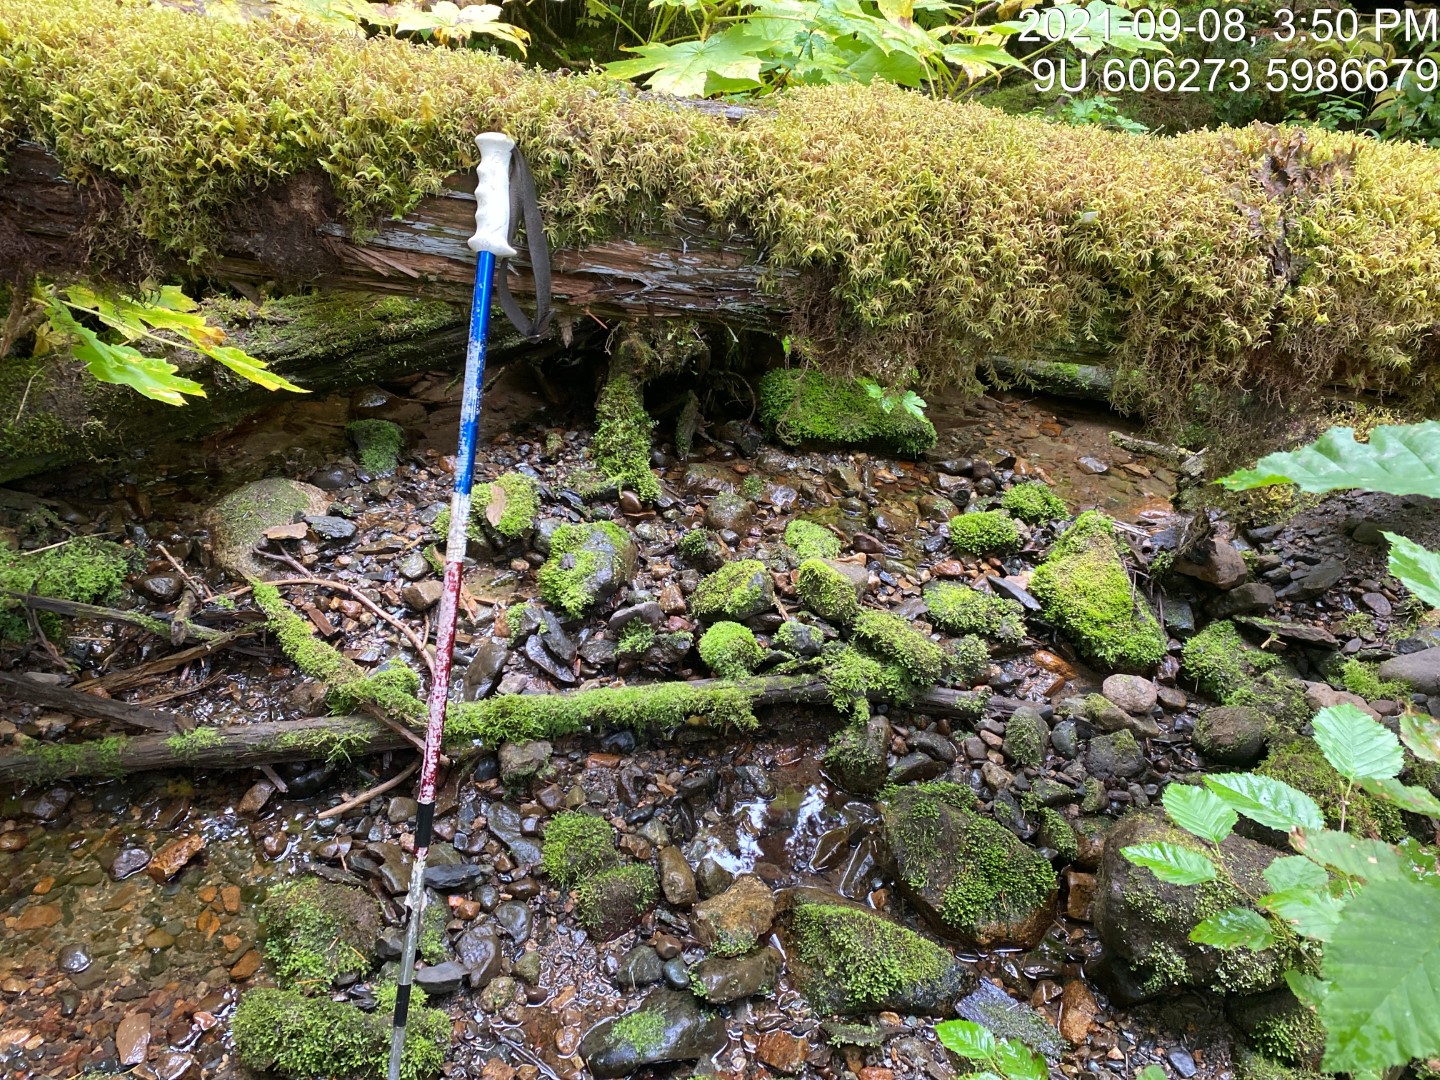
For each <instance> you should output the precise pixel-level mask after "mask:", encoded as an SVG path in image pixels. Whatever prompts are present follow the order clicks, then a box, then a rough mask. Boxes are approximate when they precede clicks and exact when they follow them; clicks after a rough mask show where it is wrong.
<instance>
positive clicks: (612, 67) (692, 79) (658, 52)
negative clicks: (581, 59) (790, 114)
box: [605, 26, 761, 97]
mask: <svg viewBox="0 0 1440 1080" xmlns="http://www.w3.org/2000/svg"><path fill="white" fill-rule="evenodd" d="M760 45H761V43H760V42H758V41H756V40H755V39H754V38H753V37H751V36H750V35H749V34H747V33H746V32H745V30H744V29H743V27H740V26H734V27H731V28H730V29H729V30H725V31H723V32H722V33H719V34H712V35H711V36H710V37H708V38H706V39H705V40H704V41H681V42H677V43H675V44H673V45H672V44H667V43H664V42H653V43H651V44H648V45H640V46H637V47H635V48H633V49H631V50H630V51H631V52H634V53H636V54H637V58H636V59H634V60H617V61H615V62H614V63H610V64H606V65H605V70H606V71H607V72H608V73H609V74H611V75H614V76H616V77H618V78H633V77H635V76H637V75H644V74H646V73H647V72H653V74H651V75H650V78H648V79H646V80H645V85H646V86H647V87H649V88H650V89H651V90H654V91H656V92H658V93H663V94H675V95H676V96H677V97H699V96H701V95H702V94H704V93H705V92H706V82H707V80H708V79H709V78H710V76H711V74H712V73H713V74H714V75H715V76H717V77H718V78H721V79H724V80H726V82H727V83H729V84H731V85H732V86H734V85H736V84H739V83H745V84H747V85H750V86H752V87H759V86H760V85H761V83H760V58H759V57H758V56H757V55H756V52H757V50H758V48H759V47H760Z"/></svg>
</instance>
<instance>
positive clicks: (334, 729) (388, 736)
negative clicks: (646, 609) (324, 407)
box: [0, 676, 1023, 783]
mask: <svg viewBox="0 0 1440 1080" xmlns="http://www.w3.org/2000/svg"><path fill="white" fill-rule="evenodd" d="M689 685H690V686H691V687H692V688H693V689H695V690H704V689H706V688H708V687H718V686H728V685H730V684H728V683H723V682H722V681H721V680H717V679H701V680H696V681H694V682H692V683H690V684H689ZM749 685H750V687H751V688H752V689H753V693H752V695H751V698H752V703H753V705H754V706H755V707H757V708H763V707H765V706H771V705H825V704H828V703H829V700H830V693H829V690H828V689H827V688H826V686H825V684H824V682H823V681H822V680H821V679H819V678H804V677H795V676H773V677H770V678H762V679H756V680H754V681H753V682H752V683H751V684H749ZM583 693H586V691H583V690H568V691H564V692H562V693H560V694H555V695H552V696H554V697H568V696H572V695H574V694H583ZM975 696H976V695H975V694H974V693H973V692H971V691H968V690H949V689H945V688H943V687H932V688H930V689H928V690H924V691H921V692H920V693H918V694H917V695H916V696H915V699H914V701H912V702H911V703H910V704H908V705H907V706H905V708H906V710H907V711H909V712H916V713H924V714H926V715H931V716H969V715H972V714H973V711H974V702H975ZM1021 704H1023V702H1020V701H1018V700H1016V699H1012V698H1002V697H991V698H990V699H989V702H988V706H987V707H988V708H989V709H990V710H991V711H993V712H996V713H998V714H1000V715H1008V714H1009V713H1011V712H1014V711H1015V709H1016V708H1018V707H1019V706H1020V705H1021ZM204 730H205V731H206V732H208V733H213V735H207V737H206V738H205V739H203V740H197V739H194V737H193V736H191V737H190V738H189V739H186V738H184V737H181V738H176V737H175V736H170V737H165V736H161V735H134V736H116V737H114V738H113V739H109V740H105V742H106V743H108V744H109V745H107V746H106V747H105V750H104V752H100V751H99V749H98V748H97V743H94V742H92V743H89V744H86V743H77V744H70V746H68V747H65V748H59V749H60V752H55V751H56V749H57V748H56V747H54V745H53V744H47V745H50V750H48V751H42V752H39V753H37V752H36V751H35V750H34V749H33V747H34V746H35V744H33V743H32V744H26V745H21V746H11V747H6V748H5V749H3V750H0V783H23V782H26V781H29V780H33V779H35V778H36V777H37V776H40V777H43V778H44V779H46V780H60V779H68V778H71V777H76V776H95V775H106V774H115V773H129V772H139V771H144V770H147V769H180V768H205V769H215V768H246V767H250V766H254V765H268V764H274V763H276V762H281V761H304V760H309V759H314V758H320V757H325V756H326V755H327V754H328V753H329V752H330V749H331V748H332V747H334V746H335V745H336V744H337V743H340V744H343V745H344V746H345V753H346V756H348V757H351V758H355V757H360V756H362V755H365V754H373V753H378V752H380V751H382V750H398V749H403V748H405V747H409V746H411V743H410V741H409V740H407V739H406V738H405V737H404V735H402V734H400V733H399V732H397V731H395V730H393V729H392V728H390V727H388V726H386V725H385V724H384V723H383V722H381V721H379V720H375V719H372V718H370V717H364V716H320V717H310V718H306V719H303V720H288V721H267V722H264V723H256V724H234V725H230V726H227V727H216V728H206V729H204ZM87 747H88V748H89V750H88V752H87Z"/></svg>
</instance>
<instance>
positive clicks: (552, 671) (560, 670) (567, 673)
mask: <svg viewBox="0 0 1440 1080" xmlns="http://www.w3.org/2000/svg"><path fill="white" fill-rule="evenodd" d="M546 636H548V635H546ZM525 658H526V659H527V660H529V661H530V662H531V663H532V664H534V665H535V666H536V667H538V668H539V669H540V670H541V671H543V672H545V674H547V675H549V676H550V677H551V678H552V679H554V680H555V681H556V682H559V683H564V684H565V685H566V686H570V685H573V684H574V683H577V682H579V681H580V679H579V676H577V675H576V674H575V672H574V671H572V670H571V669H570V668H568V667H563V666H561V665H560V664H558V663H557V662H556V661H555V660H554V659H552V658H551V655H550V653H549V651H548V650H547V649H546V648H545V637H544V636H542V635H540V634H531V635H530V636H529V637H528V638H526V639H525Z"/></svg>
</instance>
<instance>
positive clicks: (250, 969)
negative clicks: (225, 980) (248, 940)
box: [230, 949, 265, 982]
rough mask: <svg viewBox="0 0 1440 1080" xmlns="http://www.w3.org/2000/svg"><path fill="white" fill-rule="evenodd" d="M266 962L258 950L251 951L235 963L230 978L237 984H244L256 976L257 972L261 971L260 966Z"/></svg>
mask: <svg viewBox="0 0 1440 1080" xmlns="http://www.w3.org/2000/svg"><path fill="white" fill-rule="evenodd" d="M264 962H265V958H264V957H263V956H261V955H260V951H259V950H258V949H251V950H250V951H249V952H247V953H246V954H245V955H244V956H242V957H240V959H239V960H237V961H235V964H234V966H233V967H231V968H230V978H232V979H234V980H235V981H236V982H243V981H244V980H246V979H248V978H250V976H251V975H254V974H255V972H257V971H259V970H260V965H261V964H263V963H264Z"/></svg>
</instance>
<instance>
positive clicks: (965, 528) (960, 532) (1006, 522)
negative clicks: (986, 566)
mask: <svg viewBox="0 0 1440 1080" xmlns="http://www.w3.org/2000/svg"><path fill="white" fill-rule="evenodd" d="M950 543H951V544H953V545H954V547H955V550H956V551H959V552H962V553H963V554H966V555H993V554H997V553H999V554H1004V553H1006V552H1010V551H1016V550H1018V549H1019V547H1020V528H1019V526H1017V525H1016V524H1015V519H1014V518H1012V517H1011V516H1010V515H1009V514H1007V513H1006V512H1005V511H1004V510H976V511H972V512H971V513H968V514H956V515H955V516H954V517H952V518H951V519H950Z"/></svg>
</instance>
